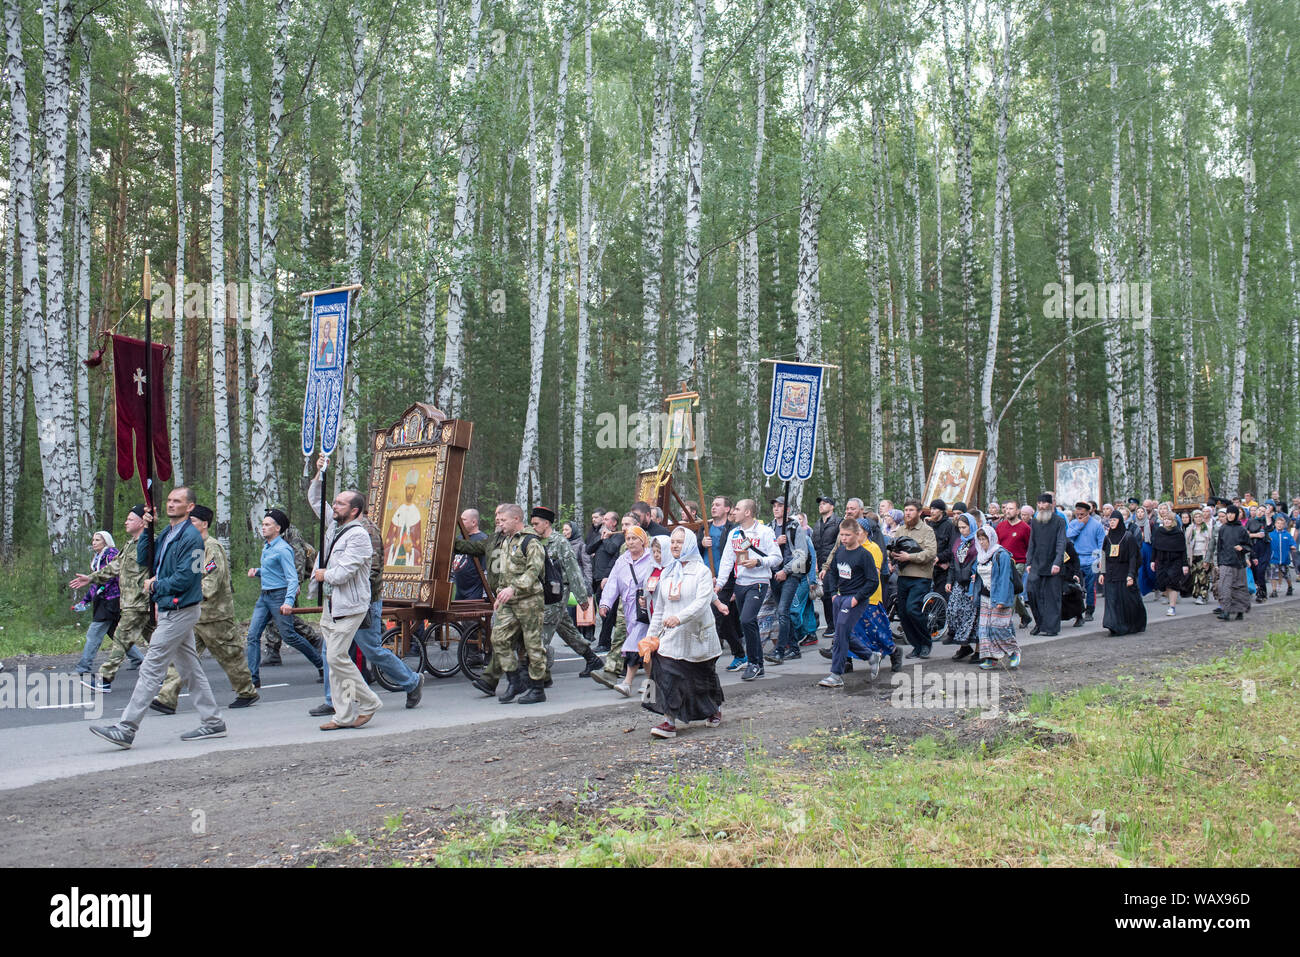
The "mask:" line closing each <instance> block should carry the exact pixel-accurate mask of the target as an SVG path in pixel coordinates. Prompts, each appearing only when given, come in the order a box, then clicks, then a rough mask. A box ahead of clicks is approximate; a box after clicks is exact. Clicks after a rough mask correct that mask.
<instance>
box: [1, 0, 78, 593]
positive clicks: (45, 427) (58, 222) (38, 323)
mask: <svg viewBox="0 0 1300 957" xmlns="http://www.w3.org/2000/svg"><path fill="white" fill-rule="evenodd" d="M4 17H5V54H6V58H5V70H6V73H7V74H8V87H9V106H10V136H11V139H10V147H11V149H10V156H9V163H10V168H9V176H10V184H9V188H10V202H11V203H12V204H13V205H14V216H15V234H16V236H17V243H18V255H19V258H20V260H21V264H22V266H21V268H22V287H21V288H22V315H23V325H24V326H25V328H26V333H27V350H26V355H27V362H26V363H25V365H26V368H27V370H28V373H29V376H30V380H31V384H32V400H33V404H34V406H35V411H36V423H37V435H38V439H39V445H40V461H41V478H42V503H43V505H44V507H45V518H46V531H47V533H48V535H49V541H50V551H51V553H52V554H53V556H54V560H55V567H56V568H57V569H58V571H59V572H60V573H61V574H66V573H67V572H68V571H69V569H71V567H72V565H73V563H74V562H75V561H77V559H78V557H79V556H78V555H77V552H78V551H80V545H81V540H80V533H81V529H80V528H79V527H78V525H79V520H80V510H79V509H69V508H67V507H66V504H65V503H68V502H78V501H79V493H78V489H77V485H78V483H79V480H80V464H79V458H78V451H77V447H76V442H75V440H74V441H72V442H69V441H67V437H68V436H75V435H76V416H75V408H74V404H73V398H74V392H73V383H72V377H71V375H70V374H69V371H68V361H69V359H70V353H69V346H70V342H69V339H68V329H69V327H70V323H69V322H68V316H67V310H66V306H65V305H64V298H63V295H64V293H63V283H64V278H63V267H62V261H63V260H62V257H63V184H64V181H65V179H66V175H65V171H66V158H67V136H68V98H69V91H68V85H69V82H68V74H67V71H66V70H65V68H64V67H65V63H64V62H62V61H66V57H67V44H66V42H64V41H63V39H62V38H65V37H66V36H67V29H66V28H67V24H68V19H67V18H68V4H67V0H61V2H60V3H58V4H52V5H47V7H46V10H45V17H44V28H45V33H44V36H45V40H46V46H45V71H44V73H45V82H46V89H45V109H44V110H43V111H42V115H43V116H45V117H46V118H47V119H48V122H46V123H45V124H43V125H44V129H45V130H46V131H47V132H46V140H47V142H46V150H45V152H46V154H47V155H52V156H54V157H56V159H55V160H53V161H52V162H51V163H50V167H51V169H50V173H51V174H52V175H51V176H50V177H47V196H48V197H50V198H51V199H57V206H55V205H54V204H53V203H51V204H50V205H48V206H47V209H46V213H47V216H46V234H47V239H48V240H49V243H50V245H51V246H53V245H55V244H57V246H58V250H57V252H56V251H55V250H54V249H53V248H50V249H47V250H46V255H47V258H46V265H47V273H46V276H47V282H48V280H49V275H50V272H54V273H56V274H57V278H58V286H59V288H58V289H57V290H55V292H56V304H57V308H58V311H57V312H56V311H55V310H53V309H52V310H51V311H50V313H49V315H48V321H47V315H46V311H45V306H46V301H45V298H44V297H43V295H42V292H41V273H40V254H39V250H38V245H37V230H36V209H35V184H34V179H35V169H34V163H33V159H32V137H31V129H30V125H29V124H30V120H29V115H28V103H27V64H26V61H25V59H24V54H23V33H22V8H21V5H20V2H19V0H6V2H5V7H4ZM60 127H61V129H60ZM60 147H61V148H60ZM51 228H53V232H52V233H51V232H50V230H51ZM17 362H18V364H24V363H23V349H22V346H21V345H20V347H19V352H18V356H17ZM15 386H17V383H15ZM15 425H18V426H19V428H21V422H20V420H19V421H16V422H15ZM16 452H17V454H18V455H21V449H17V450H16ZM6 527H8V526H6Z"/></svg>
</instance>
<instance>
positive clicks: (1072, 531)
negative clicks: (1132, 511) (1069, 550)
mask: <svg viewBox="0 0 1300 957" xmlns="http://www.w3.org/2000/svg"><path fill="white" fill-rule="evenodd" d="M1065 537H1066V538H1068V539H1069V540H1070V542H1071V543H1072V544H1073V545H1074V550H1075V551H1076V552H1078V553H1079V567H1080V569H1081V570H1082V571H1083V620H1084V621H1092V614H1093V612H1095V611H1096V610H1097V564H1096V562H1097V559H1098V557H1100V555H1101V546H1102V542H1103V541H1105V538H1106V532H1105V531H1104V530H1103V529H1102V527H1101V522H1099V521H1098V520H1097V518H1096V516H1094V515H1093V514H1092V506H1091V505H1089V504H1088V503H1087V502H1075V503H1074V518H1072V519H1070V524H1069V525H1067V526H1066V528H1065ZM1075 624H1076V625H1077V624H1079V622H1077V621H1076V622H1075Z"/></svg>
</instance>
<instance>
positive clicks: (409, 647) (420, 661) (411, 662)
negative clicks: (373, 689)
mask: <svg viewBox="0 0 1300 957" xmlns="http://www.w3.org/2000/svg"><path fill="white" fill-rule="evenodd" d="M401 633H402V631H401V628H400V627H399V626H394V627H392V628H389V629H388V630H387V631H386V632H384V637H383V639H382V644H383V646H384V647H385V648H387V649H388V650H389V651H391V652H392V653H393V654H397V639H398V637H399V636H400V635H401ZM402 661H403V663H404V664H405V665H406V667H408V668H410V669H411V670H412V671H414V672H415V673H417V674H419V672H420V671H421V670H423V669H424V668H425V658H424V639H422V638H421V637H420V636H419V635H418V634H415V633H412V634H411V640H410V641H408V642H407V643H406V655H405V656H403V658H402ZM370 670H371V672H372V673H373V674H374V676H375V680H376V681H378V682H379V684H380V686H381V687H383V688H384V689H385V690H387V691H401V690H402V686H401V685H400V684H398V683H397V682H396V681H394V680H393V679H392V678H390V677H388V675H386V674H384V669H383V668H376V667H375V666H374V665H373V664H371V666H370Z"/></svg>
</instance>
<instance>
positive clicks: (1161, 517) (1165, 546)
mask: <svg viewBox="0 0 1300 957" xmlns="http://www.w3.org/2000/svg"><path fill="white" fill-rule="evenodd" d="M1157 514H1158V518H1157V520H1156V522H1155V524H1154V525H1152V526H1151V552H1152V555H1153V557H1154V561H1152V562H1151V570H1152V571H1153V572H1155V575H1156V588H1158V589H1160V590H1161V591H1162V592H1164V593H1165V596H1166V597H1167V598H1168V599H1169V608H1168V609H1166V610H1165V614H1166V615H1168V616H1169V617H1170V618H1172V617H1173V616H1174V609H1175V608H1177V607H1178V594H1179V592H1181V591H1182V589H1183V586H1184V585H1185V584H1186V583H1187V574H1188V572H1190V571H1191V564H1192V560H1191V558H1189V557H1188V554H1187V535H1186V534H1185V533H1184V532H1183V528H1182V525H1180V524H1179V522H1178V516H1177V515H1175V514H1174V511H1173V509H1172V508H1171V507H1170V505H1169V503H1168V502H1161V503H1160V511H1159V512H1158V513H1157Z"/></svg>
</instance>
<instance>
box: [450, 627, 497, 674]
mask: <svg viewBox="0 0 1300 957" xmlns="http://www.w3.org/2000/svg"><path fill="white" fill-rule="evenodd" d="M491 656H492V648H491V646H490V645H489V644H488V640H487V639H485V638H484V637H483V628H482V627H481V626H480V625H479V623H478V622H472V623H470V624H468V625H466V626H465V629H464V631H462V632H461V635H460V648H459V649H458V651H457V657H458V658H459V659H460V670H461V673H462V674H464V675H465V677H466V678H469V679H470V680H471V681H472V680H473V679H475V678H477V677H479V676H480V675H481V674H483V669H484V668H486V667H487V663H488V660H489V659H490V658H491Z"/></svg>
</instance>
